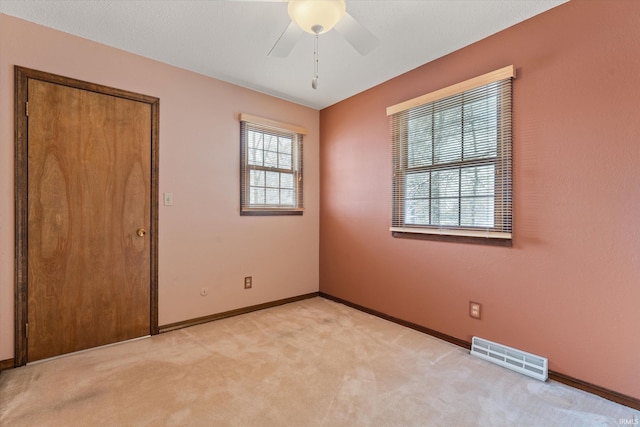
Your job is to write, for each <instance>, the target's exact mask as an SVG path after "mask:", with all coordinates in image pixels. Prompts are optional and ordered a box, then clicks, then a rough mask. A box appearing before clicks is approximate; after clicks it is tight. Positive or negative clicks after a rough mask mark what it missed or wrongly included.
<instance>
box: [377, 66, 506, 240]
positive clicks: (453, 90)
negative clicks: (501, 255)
mask: <svg viewBox="0 0 640 427" xmlns="http://www.w3.org/2000/svg"><path fill="white" fill-rule="evenodd" d="M513 78H515V67H514V66H513V65H510V66H508V67H504V68H502V69H499V70H496V71H493V72H490V73H487V74H484V75H482V76H478V77H475V78H473V79H469V80H466V81H464V82H461V83H458V84H455V85H452V86H449V87H446V88H443V89H440V90H437V91H435V92H431V93H428V94H426V95H422V96H420V97H417V98H414V99H411V100H408V101H405V102H402V103H400V104H396V105H394V106H391V107H388V108H387V116H388V117H389V123H390V128H391V138H392V154H393V177H392V180H393V182H392V188H393V203H392V204H393V209H392V226H391V227H390V231H391V232H392V236H393V237H400V238H413V239H425V240H439V241H455V242H465V243H485V244H491V245H500V246H511V245H512V237H513V236H512V218H513V214H512V197H513V195H512V168H511V154H512V141H511V126H512V124H511V108H512V102H511V96H512V92H511V81H512V79H513ZM504 83H507V84H508V89H509V92H508V93H507V94H508V99H506V102H505V104H502V102H501V101H503V99H502V98H500V99H499V102H498V103H497V105H496V111H497V112H498V118H497V120H498V121H500V120H505V118H506V121H505V123H506V125H507V127H508V128H505V129H502V128H501V127H500V126H498V127H497V129H498V132H500V135H499V136H497V138H496V156H495V157H494V158H492V159H490V158H489V157H488V156H487V157H484V158H482V159H480V160H478V159H474V160H465V159H464V157H460V159H459V160H456V161H451V162H449V163H447V164H444V163H442V164H437V163H435V162H433V161H432V162H431V164H430V165H428V166H424V165H422V166H415V165H414V166H413V167H409V163H410V162H409V137H408V134H409V120H410V119H415V118H416V117H427V116H428V114H429V113H428V110H426V109H427V108H429V107H433V106H434V105H435V104H437V103H438V102H445V101H450V100H452V99H453V98H454V97H460V98H461V101H460V103H459V104H455V105H456V106H459V108H460V111H461V114H464V112H463V111H464V105H465V100H464V95H465V94H467V93H469V92H471V91H473V90H478V89H480V90H483V89H484V88H488V87H489V86H490V85H492V84H504ZM498 95H499V96H504V94H503V93H502V92H500V93H499V94H498ZM483 99H488V97H487V98H483ZM507 109H508V110H507ZM502 110H504V114H505V116H504V117H502V116H501V114H502V113H503V111H502ZM416 112H417V116H416V115H415V113H416ZM430 114H431V122H432V123H433V115H434V114H435V113H434V110H431V113H430ZM432 126H435V125H432ZM462 126H463V121H461V130H460V132H461V135H462V134H464V129H463V128H462ZM434 129H435V128H432V132H431V134H430V136H429V138H431V139H432V141H433V138H434V136H433V135H434V133H435V131H434ZM505 132H506V136H505V135H503V133H505ZM432 144H433V142H432ZM461 144H462V140H461ZM431 146H432V149H433V147H434V146H433V145H431ZM463 152H464V148H463V146H462V145H461V156H463V154H462V153H463ZM489 164H492V165H494V167H495V171H496V172H495V174H494V176H495V177H496V178H494V191H493V193H492V195H491V196H492V197H493V215H494V220H493V226H492V227H488V226H470V225H460V224H461V221H462V203H461V201H462V200H463V199H464V197H465V196H463V195H462V190H461V189H460V190H459V191H458V193H457V196H456V198H457V200H458V201H459V202H458V205H457V210H458V225H438V224H432V223H431V222H432V220H431V218H429V221H428V222H429V224H416V223H408V221H407V217H406V216H405V213H406V212H405V204H406V200H407V199H408V198H407V197H406V196H407V194H406V193H405V187H406V184H405V182H406V178H407V176H410V175H411V174H412V173H418V171H420V170H423V171H425V172H428V173H429V176H430V177H431V176H432V174H433V172H434V171H438V170H449V171H457V172H458V176H459V180H460V177H461V176H462V174H463V169H464V168H465V167H471V166H482V165H489ZM503 178H504V179H503ZM428 185H429V192H430V191H431V189H432V188H433V186H432V183H431V182H430V181H429V183H428ZM459 185H462V184H461V183H459ZM460 188H461V187H460ZM467 197H469V199H471V197H470V196H467ZM474 197H475V196H474ZM428 200H429V201H430V202H429V216H430V215H431V214H432V208H431V201H433V200H436V198H432V197H431V194H429V196H428ZM505 206H506V210H503V209H504V207H505Z"/></svg>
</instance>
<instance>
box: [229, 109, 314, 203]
mask: <svg viewBox="0 0 640 427" xmlns="http://www.w3.org/2000/svg"><path fill="white" fill-rule="evenodd" d="M240 132H241V137H240V139H241V149H240V169H241V174H240V175H241V177H240V180H241V183H240V214H241V215H302V212H303V193H302V189H303V186H302V136H303V134H304V133H305V130H304V129H303V128H299V127H297V126H293V125H287V124H285V123H280V122H273V121H271V120H267V119H262V118H259V117H255V116H249V115H247V114H242V115H241V116H240Z"/></svg>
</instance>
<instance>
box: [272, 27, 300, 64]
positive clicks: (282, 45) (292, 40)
mask: <svg viewBox="0 0 640 427" xmlns="http://www.w3.org/2000/svg"><path fill="white" fill-rule="evenodd" d="M301 34H302V28H300V27H299V26H298V24H296V23H295V22H293V21H291V23H289V26H288V27H287V29H286V30H284V32H283V33H282V34H281V35H280V38H278V41H277V42H276V44H274V45H273V47H272V48H271V50H270V51H269V53H268V56H273V57H276V58H286V57H287V56H289V53H291V50H292V49H293V47H294V46H295V45H296V43H298V40H300V35H301Z"/></svg>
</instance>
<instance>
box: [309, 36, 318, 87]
mask: <svg viewBox="0 0 640 427" xmlns="http://www.w3.org/2000/svg"><path fill="white" fill-rule="evenodd" d="M311 87H312V88H314V89H317V88H318V34H317V33H316V39H315V41H314V49H313V80H311Z"/></svg>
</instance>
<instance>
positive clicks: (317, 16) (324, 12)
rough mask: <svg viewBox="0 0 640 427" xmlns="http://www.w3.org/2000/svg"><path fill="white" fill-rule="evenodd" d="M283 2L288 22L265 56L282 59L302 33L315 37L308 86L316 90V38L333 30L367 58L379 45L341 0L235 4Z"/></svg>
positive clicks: (272, 0)
mask: <svg viewBox="0 0 640 427" xmlns="http://www.w3.org/2000/svg"><path fill="white" fill-rule="evenodd" d="M235 1H271V2H287V3H289V5H288V8H287V10H288V12H289V17H290V18H291V22H290V23H289V25H288V26H287V28H286V29H285V30H284V32H283V33H282V34H281V35H280V37H279V38H278V40H277V41H276V43H275V44H274V45H273V47H272V48H271V50H270V51H269V53H268V56H272V57H276V58H286V57H287V56H289V53H291V50H293V48H294V46H295V45H296V44H297V42H298V40H300V36H301V35H302V33H303V31H306V32H307V33H309V34H313V35H314V36H315V37H316V40H315V51H314V68H315V75H314V78H313V80H312V82H311V86H312V87H313V89H316V88H317V86H318V36H320V35H321V34H324V33H326V32H328V31H330V30H331V29H335V30H336V32H338V33H339V34H340V35H342V37H344V39H345V40H346V41H347V42H348V43H349V44H350V45H351V46H353V48H354V49H355V50H356V51H358V52H359V53H360V54H361V55H367V54H368V53H369V52H371V51H372V50H373V49H375V48H376V47H377V46H378V44H380V41H379V40H378V38H377V37H376V36H374V35H373V33H371V32H370V31H369V30H367V29H366V28H365V27H363V26H362V25H360V23H358V21H356V20H355V19H354V18H353V16H351V15H350V14H349V13H348V12H347V10H346V3H345V0H235Z"/></svg>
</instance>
